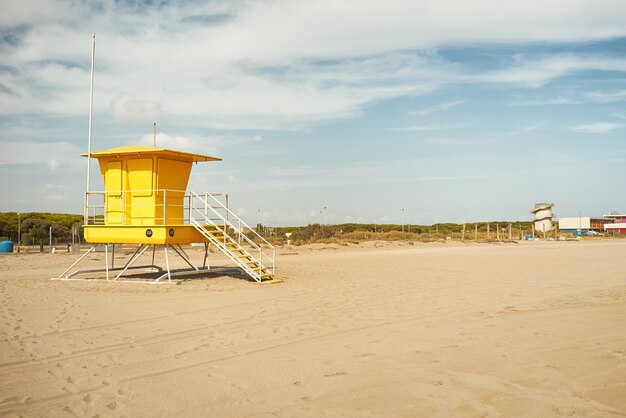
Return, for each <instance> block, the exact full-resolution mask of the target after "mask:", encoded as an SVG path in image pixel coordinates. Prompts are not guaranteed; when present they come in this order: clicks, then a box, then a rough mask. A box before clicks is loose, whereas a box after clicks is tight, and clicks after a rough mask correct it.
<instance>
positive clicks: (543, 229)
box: [541, 224, 546, 239]
mask: <svg viewBox="0 0 626 418" xmlns="http://www.w3.org/2000/svg"><path fill="white" fill-rule="evenodd" d="M541 232H542V234H543V239H546V225H545V224H543V225H541Z"/></svg>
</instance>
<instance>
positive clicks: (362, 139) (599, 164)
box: [0, 0, 626, 225]
mask: <svg viewBox="0 0 626 418" xmlns="http://www.w3.org/2000/svg"><path fill="white" fill-rule="evenodd" d="M624 22H626V2H622V1H606V0H602V1H584V0H580V1H577V2H571V1H565V0H562V1H551V2H539V1H534V0H532V1H526V2H523V3H522V2H501V1H486V0H483V1H466V2H458V1H449V0H442V1H391V2H380V1H359V2H348V1H346V2H336V1H325V0H322V1H316V2H302V1H295V0H294V1H292V0H283V1H271V0H270V1H208V2H193V1H191V2H189V1H187V2H176V1H171V2H156V1H155V2H141V1H135V2H124V1H99V2H57V1H45V0H41V1H39V0H38V1H31V2H8V1H3V2H0V190H1V194H0V211H16V210H19V211H51V212H71V213H81V212H82V207H81V205H82V193H83V192H84V189H85V178H86V161H85V159H84V158H81V157H79V156H78V155H79V154H80V153H82V152H85V151H86V148H87V121H88V119H87V116H88V104H89V66H90V54H91V33H92V32H95V33H96V36H97V46H96V50H97V52H96V75H95V87H94V94H95V97H94V109H95V113H94V127H93V149H94V150H98V149H105V148H110V147H115V146H121V145H129V144H145V145H150V144H151V131H152V121H154V120H156V121H157V123H158V132H159V133H158V138H157V142H158V145H159V146H164V147H168V148H174V149H180V150H184V151H190V152H199V153H205V154H209V155H217V156H220V157H222V158H223V159H224V161H223V162H216V163H206V164H199V165H196V166H195V167H194V170H193V172H192V177H191V181H190V187H189V188H190V189H191V190H194V191H197V192H205V191H208V192H215V193H219V192H227V193H229V194H230V202H231V206H232V208H233V209H234V210H236V211H237V212H238V213H239V214H240V215H241V216H242V217H243V218H244V220H246V221H248V222H249V223H256V220H257V216H258V213H259V209H260V211H261V218H262V222H263V223H266V224H270V225H296V224H307V223H312V222H319V220H320V215H319V211H320V209H321V208H322V207H324V206H327V207H328V209H327V215H326V217H327V222H328V223H343V222H364V223H365V222H368V223H369V222H379V223H400V218H401V210H400V208H405V211H404V219H405V221H406V222H411V223H418V224H432V223H435V222H465V221H466V222H472V221H484V220H523V219H529V218H530V214H529V209H530V208H531V207H532V205H533V203H534V202H543V201H548V202H554V203H555V211H556V212H557V214H558V215H561V216H577V215H578V213H579V211H580V212H581V213H583V214H585V215H602V214H603V213H606V212H608V211H611V210H616V211H621V212H626V193H624V190H626V24H624ZM92 179H93V182H92V189H96V190H99V189H101V187H102V185H101V180H100V179H99V178H98V172H97V169H95V167H94V171H93V174H92Z"/></svg>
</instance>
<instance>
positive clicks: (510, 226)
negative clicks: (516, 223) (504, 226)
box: [509, 223, 513, 241]
mask: <svg viewBox="0 0 626 418" xmlns="http://www.w3.org/2000/svg"><path fill="white" fill-rule="evenodd" d="M512 228H513V224H511V223H510V224H509V241H512V240H513V231H512Z"/></svg>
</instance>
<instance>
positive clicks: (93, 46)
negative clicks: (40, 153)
mask: <svg viewBox="0 0 626 418" xmlns="http://www.w3.org/2000/svg"><path fill="white" fill-rule="evenodd" d="M95 58H96V34H95V33H93V34H91V83H90V88H89V135H88V140H87V191H86V192H85V200H84V208H83V217H84V224H85V225H87V222H88V219H87V218H88V215H89V214H88V210H89V209H88V207H89V185H90V178H89V175H90V174H91V119H92V114H93V66H94V60H95Z"/></svg>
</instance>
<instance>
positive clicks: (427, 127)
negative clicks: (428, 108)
mask: <svg viewBox="0 0 626 418" xmlns="http://www.w3.org/2000/svg"><path fill="white" fill-rule="evenodd" d="M447 128H448V127H446V126H433V125H411V126H405V127H402V128H391V129H390V130H391V131H399V132H422V131H437V130H442V129H447Z"/></svg>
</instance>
